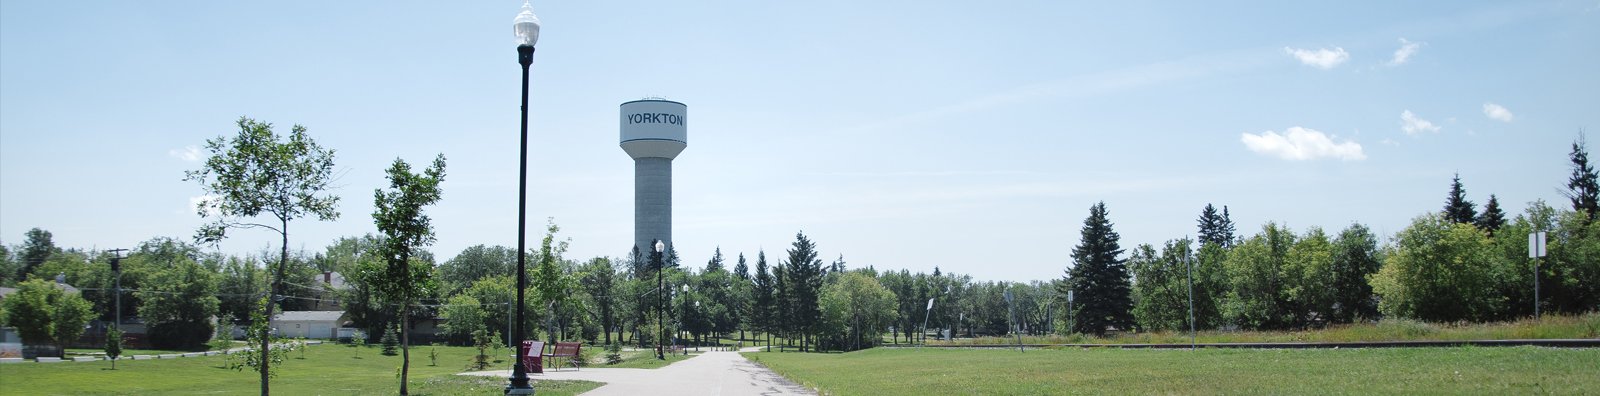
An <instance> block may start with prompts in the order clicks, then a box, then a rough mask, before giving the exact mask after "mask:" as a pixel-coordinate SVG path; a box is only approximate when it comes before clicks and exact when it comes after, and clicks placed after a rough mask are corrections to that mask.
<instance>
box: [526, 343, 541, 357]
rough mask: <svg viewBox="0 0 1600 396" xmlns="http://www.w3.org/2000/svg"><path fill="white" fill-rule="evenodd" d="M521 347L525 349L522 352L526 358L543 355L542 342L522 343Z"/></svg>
mask: <svg viewBox="0 0 1600 396" xmlns="http://www.w3.org/2000/svg"><path fill="white" fill-rule="evenodd" d="M522 346H523V347H524V348H527V350H526V351H525V352H523V354H525V355H527V356H533V357H538V356H539V354H541V353H544V341H523V342H522Z"/></svg>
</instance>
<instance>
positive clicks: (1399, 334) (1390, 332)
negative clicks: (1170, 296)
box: [928, 312, 1600, 345]
mask: <svg viewBox="0 0 1600 396" xmlns="http://www.w3.org/2000/svg"><path fill="white" fill-rule="evenodd" d="M1196 338H1197V340H1196V341H1197V342H1200V343H1234V342H1361V341H1461V340H1508V339H1554V338H1573V339H1594V338H1600V312H1591V313H1587V314H1582V315H1567V316H1561V315H1548V316H1545V317H1543V318H1540V319H1537V320H1535V319H1531V318H1529V319H1522V320H1517V321H1511V322H1492V323H1462V324H1449V323H1426V322H1420V321H1415V320H1406V319H1398V320H1384V321H1380V322H1378V323H1362V324H1351V325H1337V326H1330V327H1328V328H1324V329H1313V330H1303V331H1202V332H1200V333H1199V335H1198V336H1197V337H1196ZM1016 341H1017V340H1016V338H1012V337H979V338H957V339H956V340H954V341H937V340H932V339H930V340H929V341H928V344H929V345H987V344H1010V343H1014V342H1016ZM1022 342H1023V343H1027V344H1188V343H1189V333H1188V332H1172V331H1167V332H1147V333H1137V334H1122V335H1118V336H1114V337H1105V338H1096V337H1089V336H1084V335H1079V334H1073V335H1066V336H1044V337H1041V336H1023V337H1022Z"/></svg>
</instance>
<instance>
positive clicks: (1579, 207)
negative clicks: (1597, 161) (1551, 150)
mask: <svg viewBox="0 0 1600 396" xmlns="http://www.w3.org/2000/svg"><path fill="white" fill-rule="evenodd" d="M1585 146H1587V144H1586V143H1585V142H1584V139H1583V133H1579V134H1578V140H1576V141H1574V142H1572V154H1569V155H1568V157H1569V158H1571V159H1572V176H1571V177H1569V178H1567V191H1564V192H1562V194H1563V195H1566V196H1567V199H1571V200H1572V210H1573V211H1575V212H1579V213H1583V214H1585V215H1587V216H1588V219H1589V221H1594V217H1595V213H1596V212H1600V173H1596V171H1595V169H1594V166H1593V165H1589V149H1588V148H1587V147H1585Z"/></svg>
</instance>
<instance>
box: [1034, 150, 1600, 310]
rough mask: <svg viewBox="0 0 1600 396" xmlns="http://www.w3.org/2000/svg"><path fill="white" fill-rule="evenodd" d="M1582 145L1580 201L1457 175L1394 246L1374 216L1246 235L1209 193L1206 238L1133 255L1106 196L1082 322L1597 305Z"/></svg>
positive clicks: (1598, 249)
mask: <svg viewBox="0 0 1600 396" xmlns="http://www.w3.org/2000/svg"><path fill="white" fill-rule="evenodd" d="M1569 159H1570V160H1571V162H1572V175H1571V176H1570V177H1569V179H1568V183H1567V189H1566V191H1565V192H1566V195H1567V197H1568V198H1569V199H1570V200H1571V203H1572V209H1571V210H1564V209H1557V208H1554V207H1551V206H1550V205H1548V204H1546V203H1545V202H1543V201H1535V202H1532V203H1530V204H1529V207H1528V208H1527V210H1526V211H1525V212H1524V213H1522V214H1520V215H1518V216H1516V218H1514V219H1510V220H1507V218H1506V215H1505V213H1504V212H1503V211H1502V209H1501V208H1500V204H1499V200H1498V198H1497V197H1496V196H1494V195H1490V196H1489V200H1488V203H1487V204H1486V205H1484V208H1483V209H1484V210H1483V212H1481V213H1480V212H1478V211H1477V207H1476V205H1475V204H1473V203H1472V202H1471V201H1470V200H1469V199H1467V198H1466V191H1465V188H1464V187H1463V184H1462V182H1461V178H1460V176H1459V175H1456V176H1455V177H1454V178H1453V179H1452V180H1451V184H1450V191H1449V194H1448V196H1447V198H1446V201H1445V205H1444V208H1443V209H1442V210H1440V211H1439V212H1435V213H1428V214H1424V215H1422V216H1418V217H1417V218H1416V219H1414V220H1413V221H1412V222H1411V224H1410V225H1409V226H1408V227H1406V228H1405V229H1404V230H1402V231H1400V232H1399V233H1397V234H1396V235H1395V236H1394V237H1393V238H1392V239H1391V240H1390V242H1389V243H1388V244H1387V245H1384V246H1381V247H1380V245H1379V242H1378V236H1376V235H1374V234H1373V233H1372V232H1371V230H1370V229H1368V228H1367V227H1366V226H1363V225H1361V224H1352V225H1350V226H1348V227H1347V228H1345V229H1344V230H1342V231H1340V232H1339V233H1338V234H1337V235H1334V236H1330V235H1328V234H1327V233H1326V232H1324V231H1323V230H1322V229H1321V228H1316V227H1312V228H1310V229H1308V230H1306V231H1305V232H1304V233H1300V234H1296V233H1295V232H1293V231H1292V230H1290V229H1288V228H1287V227H1284V226H1282V225H1279V224H1276V223H1267V224H1266V225H1264V226H1263V227H1262V229H1261V231H1260V232H1258V233H1256V234H1254V235H1251V236H1248V237H1242V238H1237V237H1235V236H1234V235H1233V234H1232V233H1233V226H1232V224H1231V221H1228V220H1227V214H1226V213H1227V211H1226V208H1224V212H1223V213H1224V214H1223V215H1222V216H1220V217H1218V216H1217V215H1216V214H1215V211H1214V209H1213V207H1212V206H1210V205H1207V207H1206V208H1205V210H1204V211H1202V214H1201V217H1200V219H1199V228H1200V230H1199V231H1200V232H1199V234H1200V235H1201V238H1200V240H1199V241H1193V240H1189V239H1179V240H1171V241H1168V242H1166V243H1165V244H1164V245H1163V246H1161V247H1160V248H1159V249H1158V248H1157V247H1156V246H1152V245H1148V244H1145V245H1139V246H1137V247H1135V248H1134V249H1133V250H1132V252H1129V253H1128V254H1127V255H1126V256H1125V257H1124V256H1123V253H1124V251H1123V249H1122V248H1121V247H1120V245H1119V243H1118V236H1117V234H1116V232H1115V231H1113V230H1112V227H1111V224H1110V222H1109V221H1108V220H1107V218H1106V216H1107V215H1106V209H1105V204H1104V203H1099V204H1096V205H1095V206H1093V207H1091V208H1090V214H1089V217H1088V218H1087V219H1085V220H1084V226H1083V228H1082V231H1081V233H1082V239H1081V242H1080V243H1079V244H1078V245H1077V247H1075V248H1074V249H1073V261H1074V265H1073V266H1072V267H1071V268H1070V269H1069V270H1068V271H1067V276H1066V277H1064V278H1063V279H1061V280H1060V281H1059V282H1060V283H1061V288H1060V292H1061V293H1066V292H1068V291H1070V292H1073V293H1075V295H1076V296H1077V297H1078V299H1079V300H1080V301H1082V305H1081V306H1080V307H1079V308H1076V309H1074V310H1073V312H1072V314H1071V318H1072V319H1071V321H1072V326H1073V327H1072V328H1073V331H1074V332H1078V333H1087V334H1097V335H1104V334H1106V333H1107V332H1110V331H1125V330H1130V329H1146V330H1172V329H1180V328H1184V327H1187V326H1188V325H1190V324H1191V323H1192V325H1194V326H1195V327H1198V328H1201V329H1212V328H1244V329H1261V330H1277V329H1297V328H1307V327H1318V326H1323V325H1327V324H1330V323H1350V322H1353V321H1357V320H1362V319H1376V318H1380V317H1405V318H1415V319H1421V320H1428V321H1442V322H1452V321H1487V320H1506V319H1513V318H1518V317H1526V316H1531V315H1533V314H1534V313H1535V309H1536V308H1535V307H1536V306H1537V307H1540V308H1542V310H1543V311H1547V312H1564V313H1581V312H1588V311H1593V310H1595V309H1596V308H1600V229H1597V228H1596V227H1597V226H1596V225H1595V224H1594V223H1595V222H1594V219H1595V213H1596V212H1597V211H1600V183H1597V180H1600V175H1597V173H1596V171H1595V170H1594V167H1593V166H1591V165H1590V164H1589V163H1588V154H1587V150H1586V148H1585V147H1584V144H1583V141H1582V138H1581V137H1580V139H1579V140H1578V141H1577V142H1575V143H1574V144H1573V146H1572V152H1571V154H1570V155H1569ZM1534 232H1548V233H1549V237H1548V240H1549V246H1548V248H1547V251H1548V252H1549V256H1548V257H1545V258H1543V259H1539V260H1541V261H1540V262H1539V263H1540V264H1542V265H1539V266H1537V268H1536V267H1535V265H1534V264H1535V261H1534V260H1535V259H1533V258H1530V257H1529V255H1528V254H1527V253H1528V252H1529V246H1528V243H1529V239H1528V238H1527V236H1528V235H1529V234H1530V233H1534ZM1196 245H1198V248H1196ZM1536 284H1537V285H1538V286H1537V287H1538V288H1539V289H1542V290H1543V293H1542V294H1541V295H1538V296H1537V298H1535V297H1536V296H1535V294H1536V293H1535V287H1536V286H1535V285H1536ZM1191 306H1192V313H1191ZM1190 315H1192V317H1191V316H1190Z"/></svg>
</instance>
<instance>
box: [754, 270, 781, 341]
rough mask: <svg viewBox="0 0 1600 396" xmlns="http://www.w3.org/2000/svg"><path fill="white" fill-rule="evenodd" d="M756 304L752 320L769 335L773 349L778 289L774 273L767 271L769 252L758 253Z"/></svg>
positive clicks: (758, 328)
mask: <svg viewBox="0 0 1600 396" xmlns="http://www.w3.org/2000/svg"><path fill="white" fill-rule="evenodd" d="M753 294H755V298H754V300H755V304H754V305H755V306H754V307H752V308H751V312H750V313H751V316H750V319H751V321H752V322H753V323H754V324H755V326H754V327H755V329H756V330H757V331H760V332H762V333H766V335H767V350H768V351H771V350H772V332H773V330H776V329H777V326H775V325H774V324H773V322H774V321H775V318H776V316H775V315H776V314H777V312H778V303H777V290H776V285H775V280H774V279H773V278H772V274H771V273H770V272H768V271H767V252H766V251H759V252H757V253H756V275H755V292H754V293H753Z"/></svg>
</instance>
